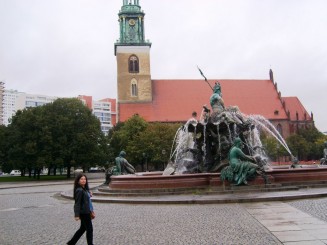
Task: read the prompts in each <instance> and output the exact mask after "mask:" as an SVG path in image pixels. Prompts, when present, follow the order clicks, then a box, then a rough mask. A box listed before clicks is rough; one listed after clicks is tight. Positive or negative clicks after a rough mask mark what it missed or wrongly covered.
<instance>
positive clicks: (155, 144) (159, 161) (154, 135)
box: [127, 123, 180, 170]
mask: <svg viewBox="0 0 327 245" xmlns="http://www.w3.org/2000/svg"><path fill="white" fill-rule="evenodd" d="M179 127H180V124H169V123H151V124H149V126H148V127H147V129H146V130H144V131H143V132H141V133H140V134H139V135H138V137H135V138H134V139H133V140H132V141H131V142H130V144H129V145H128V148H127V151H131V152H134V153H135V155H134V157H135V160H136V161H138V162H144V161H149V162H151V165H152V169H158V170H159V169H160V170H163V168H164V166H165V165H166V164H167V163H168V161H169V157H170V150H171V147H172V144H173V140H174V136H175V134H176V131H177V129H178V128H179ZM140 142H142V143H141V144H140ZM140 146H141V147H140ZM145 158H146V159H145ZM142 169H144V167H143V165H142Z"/></svg>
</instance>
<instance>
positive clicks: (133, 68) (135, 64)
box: [128, 55, 139, 73]
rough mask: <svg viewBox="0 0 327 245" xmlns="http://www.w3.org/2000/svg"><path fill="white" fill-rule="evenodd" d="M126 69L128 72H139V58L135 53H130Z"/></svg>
mask: <svg viewBox="0 0 327 245" xmlns="http://www.w3.org/2000/svg"><path fill="white" fill-rule="evenodd" d="M128 71H129V72H130V73H138V72H139V59H138V58H137V57H136V56H135V55H132V56H131V57H129V61H128Z"/></svg>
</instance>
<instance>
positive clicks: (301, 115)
mask: <svg viewBox="0 0 327 245" xmlns="http://www.w3.org/2000/svg"><path fill="white" fill-rule="evenodd" d="M282 99H283V100H284V101H285V107H286V111H289V112H290V119H291V121H296V120H299V121H305V120H312V118H311V116H310V115H309V113H308V112H307V111H306V109H305V108H304V106H303V105H302V103H301V101H300V100H299V99H298V98H297V97H282ZM296 113H298V119H297V118H296Z"/></svg>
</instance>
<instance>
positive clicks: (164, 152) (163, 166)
mask: <svg viewBox="0 0 327 245" xmlns="http://www.w3.org/2000/svg"><path fill="white" fill-rule="evenodd" d="M161 153H162V159H163V161H162V171H164V170H165V155H166V150H165V149H162V151H161Z"/></svg>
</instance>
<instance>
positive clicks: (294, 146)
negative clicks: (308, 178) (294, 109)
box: [286, 134, 310, 161]
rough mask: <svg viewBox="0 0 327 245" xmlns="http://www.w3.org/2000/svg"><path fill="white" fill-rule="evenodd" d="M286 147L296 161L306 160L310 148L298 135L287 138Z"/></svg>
mask: <svg viewBox="0 0 327 245" xmlns="http://www.w3.org/2000/svg"><path fill="white" fill-rule="evenodd" d="M286 141H287V145H288V146H289V148H290V150H291V152H292V153H293V155H294V156H295V157H297V159H298V160H300V161H303V160H306V158H307V155H308V153H309V150H310V147H309V145H308V143H307V141H306V140H305V138H304V137H303V136H301V135H299V134H293V135H291V136H289V137H288V138H287V140H286Z"/></svg>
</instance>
